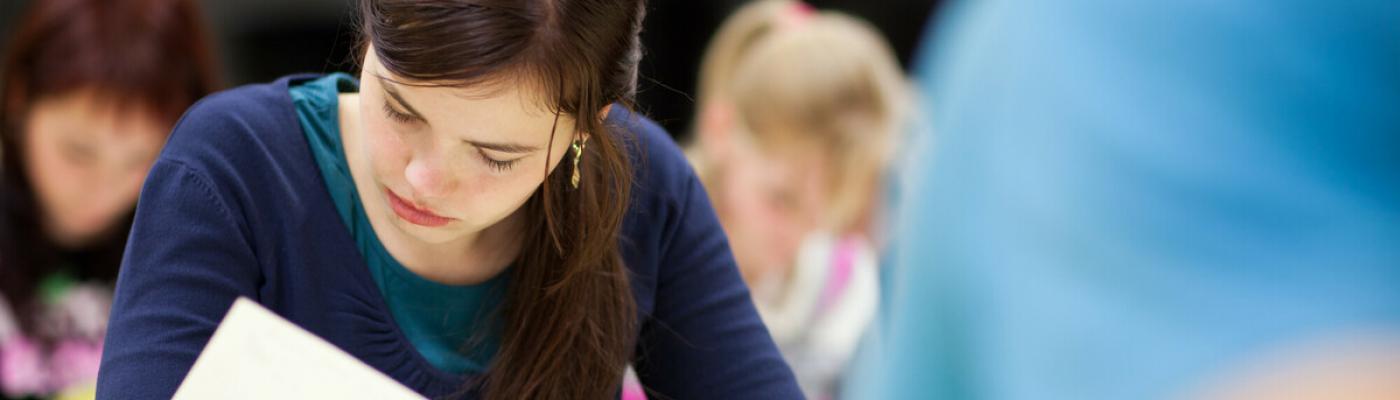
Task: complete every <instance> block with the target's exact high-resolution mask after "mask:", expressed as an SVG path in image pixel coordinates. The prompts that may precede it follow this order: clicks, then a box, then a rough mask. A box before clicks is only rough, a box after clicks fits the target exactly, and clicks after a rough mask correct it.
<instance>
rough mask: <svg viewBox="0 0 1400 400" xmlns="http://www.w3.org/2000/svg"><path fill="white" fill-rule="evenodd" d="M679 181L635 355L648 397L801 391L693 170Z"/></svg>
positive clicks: (793, 394) (794, 394)
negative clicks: (653, 293)
mask: <svg viewBox="0 0 1400 400" xmlns="http://www.w3.org/2000/svg"><path fill="white" fill-rule="evenodd" d="M687 171H688V172H689V170H688V169H687ZM683 188H684V189H683V190H681V191H680V192H681V193H680V201H679V202H678V203H679V206H678V207H677V209H676V213H675V216H673V217H671V218H668V219H667V221H665V222H666V223H667V226H666V228H665V229H663V230H662V232H663V234H664V235H665V236H667V237H666V238H664V239H663V240H662V243H663V248H662V252H661V258H660V262H659V267H658V268H659V271H658V275H657V289H656V298H655V301H656V303H655V308H654V310H653V313H652V316H651V318H650V319H648V320H647V321H646V322H645V323H644V324H643V326H642V332H641V340H640V344H639V348H638V353H637V360H636V362H635V365H636V368H637V374H638V377H639V378H640V380H641V381H642V383H643V384H644V385H645V386H646V388H647V394H648V396H650V397H651V398H655V399H691V398H716V399H799V398H802V392H801V390H800V389H798V386H797V381H796V378H795V377H794V375H793V373H792V371H791V370H790V369H789V368H788V365H787V363H786V362H784V361H783V357H782V355H781V354H780V353H779V352H778V348H777V345H775V344H774V343H773V339H772V337H771V336H769V334H768V329H767V328H765V327H764V325H763V322H762V320H760V319H759V316H758V311H757V310H756V309H755V308H754V305H753V301H752V299H751V298H750V297H749V289H748V286H746V285H745V284H744V281H743V279H742V278H741V277H740V275H739V271H738V267H737V265H736V264H735V261H734V257H733V255H732V254H731V253H730V250H729V243H728V240H727V239H726V238H725V235H724V231H723V230H722V229H721V228H720V225H719V219H718V218H717V217H716V216H715V212H714V209H713V208H711V206H710V203H709V199H708V197H707V196H706V195H705V190H704V188H703V187H702V186H701V185H700V182H699V180H698V179H696V177H695V175H694V173H693V172H690V173H688V174H687V183H686V184H684V185H683Z"/></svg>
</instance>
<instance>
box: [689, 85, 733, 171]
mask: <svg viewBox="0 0 1400 400" xmlns="http://www.w3.org/2000/svg"><path fill="white" fill-rule="evenodd" d="M734 127H735V123H734V106H733V105H732V104H730V103H729V102H725V101H721V100H710V101H707V102H706V103H705V105H703V106H702V107H701V108H700V123H699V124H698V129H697V130H698V132H696V136H697V137H696V140H698V141H699V142H698V144H699V145H700V152H701V154H703V155H704V157H705V159H707V160H710V161H711V162H723V160H725V159H726V158H728V157H729V154H730V149H732V148H734Z"/></svg>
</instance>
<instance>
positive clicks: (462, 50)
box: [360, 0, 645, 399]
mask: <svg viewBox="0 0 1400 400" xmlns="http://www.w3.org/2000/svg"><path fill="white" fill-rule="evenodd" d="M644 7H645V2H644V1H643V0H426V1H425V0H361V2H360V8H361V21H362V22H361V29H362V34H361V37H362V41H361V46H362V48H363V46H364V45H367V44H372V45H373V49H374V51H375V55H376V56H377V57H378V58H379V60H380V62H381V63H382V64H383V66H384V68H385V69H387V70H388V71H389V72H391V73H393V74H394V75H397V76H399V77H403V78H407V79H408V80H412V81H414V82H417V83H420V84H426V85H432V86H449V87H465V86H471V85H478V84H500V83H501V82H502V81H505V80H513V81H511V82H512V83H524V84H528V85H531V86H532V87H533V88H535V89H537V90H538V93H541V100H542V102H543V103H545V104H544V105H545V106H547V107H548V108H550V109H551V110H552V111H554V112H555V113H556V115H560V114H562V115H568V116H571V117H572V118H574V119H575V120H576V121H577V127H578V128H577V129H578V132H551V141H550V142H551V143H553V135H556V134H565V135H571V136H573V135H578V134H588V135H589V141H588V145H587V146H586V152H585V153H584V156H583V160H582V162H581V163H579V165H580V168H581V171H580V172H581V175H582V182H581V184H580V186H579V187H578V188H577V189H574V188H572V186H571V184H570V175H571V174H572V173H573V171H572V167H571V163H561V164H560V168H556V170H555V171H552V172H549V175H548V176H547V177H546V178H545V181H544V184H543V185H541V187H540V189H539V190H537V191H535V193H534V194H533V195H531V197H530V199H529V200H528V201H527V202H526V203H525V205H524V207H525V210H524V212H525V215H526V218H527V221H530V222H528V223H526V224H525V225H526V226H527V228H526V229H525V231H524V233H523V237H522V238H521V240H522V247H521V251H520V255H519V256H518V257H517V259H516V261H515V264H514V266H513V268H512V269H511V272H510V273H511V274H512V275H511V279H510V288H509V289H508V290H507V293H506V296H505V301H504V304H503V306H502V309H501V311H502V313H501V328H502V329H501V330H500V334H501V342H500V348H499V350H498V353H497V354H496V356H495V358H494V359H493V360H492V362H491V363H490V366H489V368H488V371H487V372H486V374H485V375H484V376H483V377H482V378H481V379H478V380H473V381H472V382H471V383H469V387H468V388H467V389H480V390H481V391H482V393H483V394H484V395H485V397H486V398H488V399H504V398H511V399H514V398H529V399H536V398H548V399H595V398H604V397H609V396H612V395H614V394H615V393H616V391H617V390H618V388H619V385H620V383H621V381H622V374H623V371H624V370H625V368H626V364H627V362H628V361H629V360H630V359H631V356H632V350H633V342H634V339H635V337H636V329H637V328H636V326H637V321H636V320H637V315H636V305H635V303H634V300H633V298H632V292H631V289H630V286H629V284H628V277H627V268H626V266H625V265H624V264H623V261H622V257H621V254H620V253H619V249H618V237H619V232H620V230H621V225H622V219H623V215H624V213H625V212H626V210H627V204H628V199H629V190H630V189H631V186H632V165H631V160H629V159H628V156H627V152H626V151H625V146H627V144H626V143H625V141H626V140H627V138H626V136H625V134H626V132H625V130H623V129H610V127H609V126H607V125H606V124H605V123H604V121H603V120H602V119H600V117H599V116H600V115H601V113H602V111H603V109H604V108H605V107H606V106H608V105H609V104H613V103H618V102H620V103H623V104H624V106H628V105H630V104H631V100H632V98H633V96H634V94H635V91H636V80H637V64H638V61H639V60H640V58H641V45H640V42H639V39H638V36H639V34H640V31H641V22H642V18H643V15H644V13H645V12H644ZM361 54H364V53H363V52H361ZM556 126H557V124H556ZM569 156H570V157H571V156H572V155H571V154H570V155H569ZM546 159H547V160H548V159H549V157H546ZM546 162H548V161H546Z"/></svg>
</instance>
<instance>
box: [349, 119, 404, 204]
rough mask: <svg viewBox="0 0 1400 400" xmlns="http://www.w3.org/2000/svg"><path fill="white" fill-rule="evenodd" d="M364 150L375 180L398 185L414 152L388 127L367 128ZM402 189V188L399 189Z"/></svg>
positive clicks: (363, 152)
mask: <svg viewBox="0 0 1400 400" xmlns="http://www.w3.org/2000/svg"><path fill="white" fill-rule="evenodd" d="M366 128H367V129H366V132H367V133H368V134H367V135H366V138H365V140H364V141H363V142H362V143H364V146H363V147H364V148H362V149H361V151H362V154H364V155H365V156H366V157H367V159H368V160H369V161H370V165H371V166H372V167H373V168H374V174H375V180H377V181H380V182H393V183H398V182H401V181H402V180H403V171H404V168H406V167H407V166H408V162H409V160H410V159H411V158H412V151H411V150H410V149H409V147H408V145H407V143H404V141H403V140H402V139H401V138H400V136H399V135H398V134H397V133H396V132H394V131H392V130H390V129H389V127H387V126H367V127H366ZM399 189H402V188H399Z"/></svg>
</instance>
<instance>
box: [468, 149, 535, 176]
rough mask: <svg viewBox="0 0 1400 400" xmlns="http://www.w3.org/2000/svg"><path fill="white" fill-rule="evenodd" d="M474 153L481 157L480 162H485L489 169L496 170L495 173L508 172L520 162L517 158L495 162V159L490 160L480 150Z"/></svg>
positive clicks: (484, 152)
mask: <svg viewBox="0 0 1400 400" xmlns="http://www.w3.org/2000/svg"><path fill="white" fill-rule="evenodd" d="M476 153H477V154H479V155H481V160H482V161H485V162H486V165H487V166H489V167H491V169H494V170H496V172H506V171H509V170H510V169H511V168H515V164H517V163H518V162H519V161H520V159H519V158H517V159H514V160H497V159H494V158H491V157H490V156H487V155H486V151H484V150H481V149H477V151H476ZM521 158H524V157H521Z"/></svg>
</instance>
